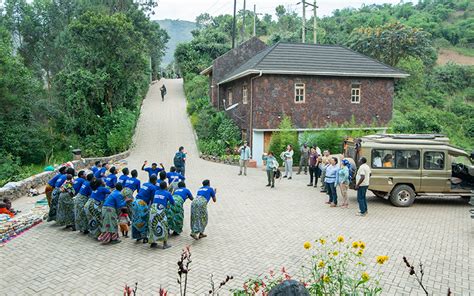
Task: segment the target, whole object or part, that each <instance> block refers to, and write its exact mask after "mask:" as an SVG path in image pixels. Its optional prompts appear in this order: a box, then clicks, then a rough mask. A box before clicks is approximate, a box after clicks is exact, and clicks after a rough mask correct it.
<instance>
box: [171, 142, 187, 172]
mask: <svg viewBox="0 0 474 296" xmlns="http://www.w3.org/2000/svg"><path fill="white" fill-rule="evenodd" d="M173 164H174V167H175V168H176V172H177V173H180V174H181V175H183V176H185V172H186V152H184V147H183V146H181V147H179V149H178V152H176V153H175V154H174V159H173Z"/></svg>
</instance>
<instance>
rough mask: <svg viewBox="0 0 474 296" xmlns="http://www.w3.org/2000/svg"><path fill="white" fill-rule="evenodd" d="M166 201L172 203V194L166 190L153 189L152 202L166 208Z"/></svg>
mask: <svg viewBox="0 0 474 296" xmlns="http://www.w3.org/2000/svg"><path fill="white" fill-rule="evenodd" d="M168 202H169V203H171V204H173V205H174V199H173V196H171V193H170V192H169V191H168V190H163V189H158V190H156V191H155V197H154V198H153V203H154V204H159V205H162V206H163V207H165V208H166V206H167V205H168Z"/></svg>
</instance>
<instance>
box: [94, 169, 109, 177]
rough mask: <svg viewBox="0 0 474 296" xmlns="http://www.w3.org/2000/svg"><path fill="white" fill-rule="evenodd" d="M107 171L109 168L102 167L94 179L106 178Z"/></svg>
mask: <svg viewBox="0 0 474 296" xmlns="http://www.w3.org/2000/svg"><path fill="white" fill-rule="evenodd" d="M106 171H107V168H105V167H102V168H100V170H97V172H95V173H94V177H95V178H96V179H100V178H102V177H104V176H105V172H106Z"/></svg>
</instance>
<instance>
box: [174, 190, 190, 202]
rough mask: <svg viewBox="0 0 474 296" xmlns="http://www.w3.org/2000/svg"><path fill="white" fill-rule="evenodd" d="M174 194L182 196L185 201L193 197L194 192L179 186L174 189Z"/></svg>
mask: <svg viewBox="0 0 474 296" xmlns="http://www.w3.org/2000/svg"><path fill="white" fill-rule="evenodd" d="M174 195H179V196H181V198H182V199H183V202H185V201H186V199H187V198H190V199H191V198H193V194H192V193H191V191H190V190H189V189H188V188H178V189H176V190H175V191H174Z"/></svg>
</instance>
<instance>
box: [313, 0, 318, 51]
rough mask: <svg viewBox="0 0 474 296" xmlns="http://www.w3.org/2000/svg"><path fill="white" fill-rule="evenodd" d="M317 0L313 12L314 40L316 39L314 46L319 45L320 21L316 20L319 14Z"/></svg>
mask: <svg viewBox="0 0 474 296" xmlns="http://www.w3.org/2000/svg"><path fill="white" fill-rule="evenodd" d="M316 8H318V6H316V0H314V6H313V11H314V16H313V17H314V22H313V38H314V44H318V31H317V29H318V20H317V19H316V17H317V13H316Z"/></svg>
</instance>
